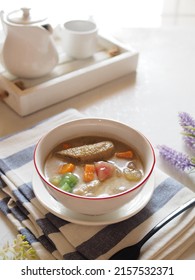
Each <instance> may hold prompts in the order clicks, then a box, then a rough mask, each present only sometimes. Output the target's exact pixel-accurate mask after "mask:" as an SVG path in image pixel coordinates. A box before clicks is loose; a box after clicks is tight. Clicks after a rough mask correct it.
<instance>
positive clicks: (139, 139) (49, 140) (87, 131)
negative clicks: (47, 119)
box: [34, 118, 155, 215]
mask: <svg viewBox="0 0 195 280" xmlns="http://www.w3.org/2000/svg"><path fill="white" fill-rule="evenodd" d="M79 136H104V137H109V138H114V139H117V140H119V141H122V142H124V143H126V144H129V145H130V146H132V147H133V148H135V150H137V152H138V154H139V156H140V158H141V160H142V163H143V166H144V176H143V178H142V180H141V181H139V182H138V183H137V184H136V185H135V186H134V187H133V188H131V189H129V190H127V191H125V192H122V193H119V194H116V195H112V196H108V197H83V196H79V195H75V194H72V193H68V192H65V191H62V190H61V189H59V188H58V187H55V186H54V185H52V184H51V183H50V182H49V181H48V180H47V179H46V177H45V175H44V164H45V160H46V158H47V156H48V154H49V153H50V151H51V150H52V149H53V148H54V147H56V146H57V145H58V144H60V143H61V142H63V141H66V140H70V139H73V138H76V137H79ZM34 164H35V168H36V171H37V173H38V175H39V176H40V178H41V180H42V182H43V184H44V185H45V187H46V188H47V190H48V191H49V193H50V194H51V195H52V196H53V197H54V198H55V199H56V200H58V201H59V202H61V203H62V204H63V205H64V206H66V207H67V208H69V209H71V210H73V211H76V212H78V213H82V214H88V215H100V214H105V213H108V212H111V211H114V210H116V209H117V208H119V207H121V206H123V205H124V204H125V203H127V202H129V201H130V200H131V199H132V198H133V197H135V195H136V194H137V193H138V192H139V190H140V189H141V188H142V187H143V186H144V185H145V184H146V182H147V180H148V179H149V177H150V176H151V174H152V172H153V169H154V165H155V154H154V149H153V147H152V145H151V144H150V142H149V141H148V140H147V139H146V137H145V136H144V135H142V134H141V133H140V132H138V131H137V130H135V129H133V128H131V127H129V126H127V125H125V124H122V123H119V122H116V121H113V120H108V119H97V118H87V119H79V120H75V121H71V122H67V123H64V124H62V125H60V126H57V127H56V128H54V129H53V130H51V131H50V132H49V133H47V134H46V135H45V136H44V137H43V138H42V139H41V140H40V141H39V142H38V144H37V146H36V148H35V152H34Z"/></svg>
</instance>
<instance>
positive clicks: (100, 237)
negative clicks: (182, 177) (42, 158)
mask: <svg viewBox="0 0 195 280" xmlns="http://www.w3.org/2000/svg"><path fill="white" fill-rule="evenodd" d="M82 117H83V115H81V114H80V113H79V112H78V111H76V110H75V109H69V110H67V111H65V112H63V113H61V114H58V115H56V116H54V117H52V118H50V119H48V120H46V121H44V122H42V123H39V124H37V125H36V126H34V127H32V128H30V129H28V130H25V131H22V132H19V133H17V134H15V135H11V136H8V137H5V138H2V139H0V176H1V177H0V178H1V180H0V210H1V211H2V212H3V213H4V214H5V215H6V217H7V219H8V220H9V221H11V223H12V224H13V225H14V226H15V227H16V229H17V230H18V232H19V233H21V234H24V235H25V236H26V239H27V240H28V242H29V243H30V244H31V245H32V246H33V247H34V249H35V250H36V251H37V254H38V256H39V258H40V259H44V260H47V259H69V260H70V259H71V260H73V259H74V260H80V259H90V260H92V259H109V257H110V256H111V255H113V253H115V252H116V251H118V250H119V249H121V248H123V247H125V246H128V245H131V244H133V243H136V242H137V241H139V240H140V239H141V238H142V237H143V236H144V235H145V234H146V233H147V232H148V231H149V230H150V229H151V228H152V227H153V226H155V225H156V224H157V223H158V222H159V221H161V220H162V219H163V218H164V217H166V216H167V215H168V214H169V213H170V212H172V211H173V210H175V209H176V208H177V207H179V206H180V205H182V204H183V203H185V202H187V201H188V200H189V199H191V198H192V197H194V193H193V192H192V191H190V190H189V189H188V188H186V187H185V186H184V185H182V184H180V183H179V182H177V181H175V180H174V179H172V178H170V177H168V176H166V175H165V174H164V173H162V172H161V171H159V170H158V169H155V171H154V174H155V190H154V193H153V195H152V197H151V199H150V200H149V202H148V203H147V205H146V206H145V207H144V208H143V209H142V210H141V211H139V212H138V213H137V214H135V215H134V216H132V217H130V218H128V219H126V220H124V221H120V222H117V223H112V224H108V225H95V226H94V225H93V226H92V225H79V224H74V223H71V222H68V221H66V220H64V219H62V218H59V217H57V216H56V215H54V214H53V213H51V212H49V211H48V210H47V209H45V208H44V206H43V205H42V204H41V203H40V202H39V200H38V199H37V198H36V196H35V194H34V192H33V188H32V177H33V172H34V165H33V152H34V148H35V145H36V143H37V142H38V140H39V139H40V138H41V136H42V135H44V134H45V133H46V132H47V131H49V130H50V129H52V128H53V127H55V126H56V125H59V124H61V123H64V122H66V121H69V120H73V119H75V118H82ZM194 217H195V209H189V210H188V211H186V212H184V213H183V214H181V215H180V216H178V217H177V218H175V219H174V220H173V221H171V222H170V223H168V224H167V225H166V226H165V227H164V228H162V229H161V230H160V231H159V232H158V233H156V234H155V235H154V236H153V237H152V238H151V239H150V240H148V242H147V243H146V244H145V245H144V246H143V248H142V251H141V256H140V259H176V258H178V257H179V256H180V255H181V254H182V253H183V252H184V251H185V250H186V249H187V248H188V247H189V246H191V245H192V244H193V243H194V242H195V235H194V222H195V218H194ZM94 219H95V217H94Z"/></svg>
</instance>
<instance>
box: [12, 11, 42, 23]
mask: <svg viewBox="0 0 195 280" xmlns="http://www.w3.org/2000/svg"><path fill="white" fill-rule="evenodd" d="M45 19H46V18H40V17H38V14H36V15H34V14H33V15H32V13H30V8H21V9H20V10H17V11H13V12H11V13H9V14H8V15H7V20H8V21H9V22H11V23H15V24H33V23H38V22H41V21H44V20H45Z"/></svg>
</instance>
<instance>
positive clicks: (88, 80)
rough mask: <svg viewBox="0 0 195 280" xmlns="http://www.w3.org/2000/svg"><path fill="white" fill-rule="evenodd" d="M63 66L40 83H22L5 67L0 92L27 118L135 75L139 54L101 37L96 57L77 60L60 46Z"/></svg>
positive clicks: (22, 81)
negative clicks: (103, 85) (99, 87)
mask: <svg viewBox="0 0 195 280" xmlns="http://www.w3.org/2000/svg"><path fill="white" fill-rule="evenodd" d="M57 44H58V50H59V57H60V59H59V64H58V65H57V66H56V67H55V68H54V70H53V71H52V73H50V74H49V75H47V76H44V77H42V78H38V79H20V78H17V77H14V76H12V75H11V74H10V73H8V72H6V71H5V70H4V69H3V68H2V67H1V68H2V69H3V70H2V71H1V75H0V90H1V93H2V95H4V99H3V100H4V102H5V103H7V104H8V105H9V106H10V107H11V108H12V109H13V110H14V111H16V112H17V113H18V114H19V115H21V116H26V115H28V114H31V113H33V112H36V111H38V110H40V109H43V108H45V107H47V106H50V105H52V104H55V103H58V102H60V101H62V100H65V99H68V98H71V97H73V96H75V95H77V94H80V93H83V92H85V91H87V90H90V89H92V88H94V87H97V86H99V85H101V84H104V83H106V82H109V81H111V80H114V79H116V78H119V77H122V76H124V75H126V74H128V73H131V72H134V71H135V70H136V68H137V63H138V52H136V51H135V50H132V49H130V48H127V47H125V46H124V45H122V44H120V43H118V42H117V41H115V40H113V39H109V38H108V37H105V36H100V35H99V36H98V44H97V51H96V53H95V54H94V56H93V57H91V58H87V59H84V60H74V59H71V58H69V57H67V55H66V54H65V53H64V52H63V50H62V47H61V45H60V42H59V41H58V42H57Z"/></svg>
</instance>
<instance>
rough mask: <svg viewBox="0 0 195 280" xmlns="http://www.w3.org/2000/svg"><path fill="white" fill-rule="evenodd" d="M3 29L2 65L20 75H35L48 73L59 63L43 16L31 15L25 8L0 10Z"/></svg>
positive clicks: (31, 76)
mask: <svg viewBox="0 0 195 280" xmlns="http://www.w3.org/2000/svg"><path fill="white" fill-rule="evenodd" d="M1 20H2V24H3V27H4V29H5V32H6V37H5V41H4V44H3V48H2V60H3V64H4V66H5V68H6V69H7V70H8V71H9V72H10V73H12V74H13V75H15V76H17V77H21V78H38V77H41V76H44V75H46V74H48V73H49V72H51V71H52V70H53V68H54V67H55V66H56V65H57V63H58V53H57V49H56V47H55V44H54V42H53V38H52V36H51V33H52V28H51V26H50V25H49V24H47V23H46V19H40V18H36V16H35V17H34V16H33V15H32V13H31V11H30V9H28V8H22V9H20V10H18V11H13V12H11V13H9V14H8V15H7V16H4V13H3V12H1Z"/></svg>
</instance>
